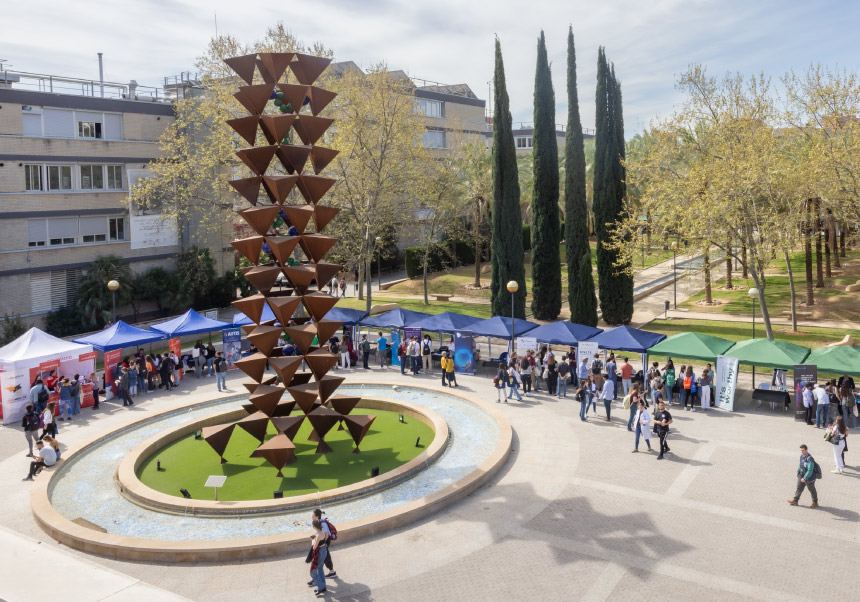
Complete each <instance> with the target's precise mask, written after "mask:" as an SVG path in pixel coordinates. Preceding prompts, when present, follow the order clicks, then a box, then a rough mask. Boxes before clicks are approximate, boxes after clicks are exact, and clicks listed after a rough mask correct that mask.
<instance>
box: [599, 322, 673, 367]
mask: <svg viewBox="0 0 860 602" xmlns="http://www.w3.org/2000/svg"><path fill="white" fill-rule="evenodd" d="M665 338H666V335H665V334H660V333H657V332H649V331H647V330H639V329H638V328H631V327H630V326H618V327H616V328H610V329H609V330H604V331H603V332H601V333H600V334H598V335H595V336H593V337H591V338H590V339H588V342H589V343H597V346H598V347H600V348H601V349H611V350H613V351H627V352H630V353H638V354H639V355H641V356H642V372H643V373H644V372H645V370H646V368H647V367H648V349H650V348H651V347H653V346H654V345H656V344H657V343H659V342H660V341H662V340H663V339H665Z"/></svg>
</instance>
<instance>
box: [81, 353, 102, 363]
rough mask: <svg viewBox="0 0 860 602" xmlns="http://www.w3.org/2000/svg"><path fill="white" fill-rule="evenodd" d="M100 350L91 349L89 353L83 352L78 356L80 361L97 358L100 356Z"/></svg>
mask: <svg viewBox="0 0 860 602" xmlns="http://www.w3.org/2000/svg"><path fill="white" fill-rule="evenodd" d="M98 355H99V352H98V351H90V352H89V353H82V354H80V355H79V356H78V361H79V362H86V361H88V360H95V359H96V357H98Z"/></svg>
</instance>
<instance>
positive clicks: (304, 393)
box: [287, 383, 319, 414]
mask: <svg viewBox="0 0 860 602" xmlns="http://www.w3.org/2000/svg"><path fill="white" fill-rule="evenodd" d="M287 391H289V393H290V395H292V396H293V399H295V400H296V403H297V404H298V406H299V408H301V410H302V412H303V413H305V414H307V413H308V412H311V411H312V410H313V409H314V406H316V405H318V403H319V402H318V401H317V396H318V394H319V391H318V389H317V383H305V384H302V385H295V386H293V387H287Z"/></svg>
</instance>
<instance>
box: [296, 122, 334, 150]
mask: <svg viewBox="0 0 860 602" xmlns="http://www.w3.org/2000/svg"><path fill="white" fill-rule="evenodd" d="M332 123H334V119H329V118H328V117H314V116H312V115H300V116H299V118H298V119H296V121H295V122H294V123H293V129H295V130H296V133H297V134H298V135H299V138H301V139H302V142H304V143H305V144H316V142H317V140H319V139H320V138H321V137H322V135H323V134H325V132H326V130H327V129H328V128H329V126H330V125H331V124H332Z"/></svg>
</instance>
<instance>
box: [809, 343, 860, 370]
mask: <svg viewBox="0 0 860 602" xmlns="http://www.w3.org/2000/svg"><path fill="white" fill-rule="evenodd" d="M804 363H806V364H815V365H816V366H818V371H819V372H827V373H829V374H840V375H842V374H849V375H853V376H857V375H860V350H858V349H855V348H854V347H849V346H848V345H839V346H836V347H819V348H818V349H813V350H812V353H810V354H809V357H807V358H806V359H805V360H804Z"/></svg>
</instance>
